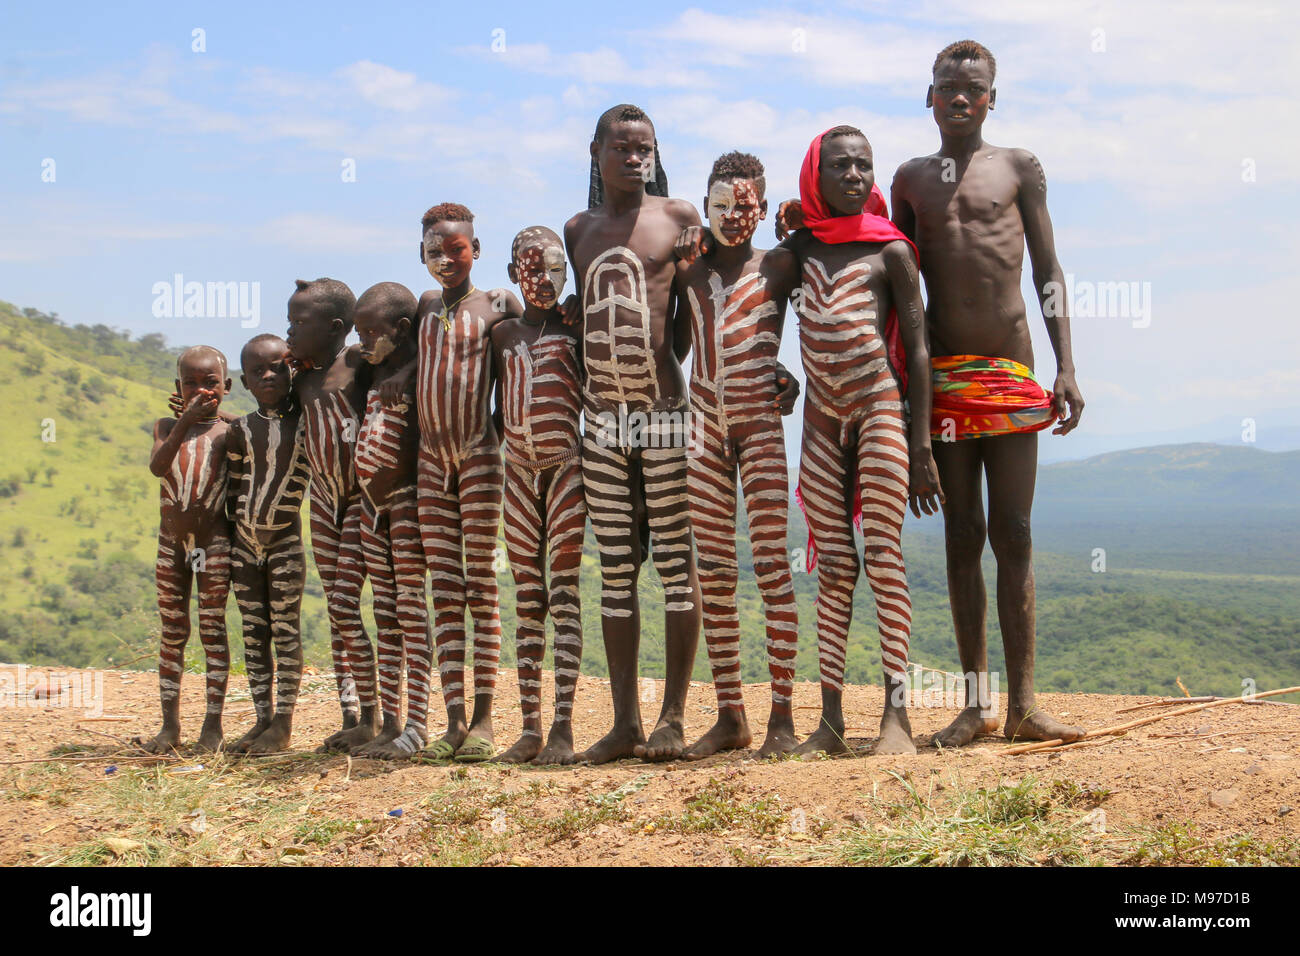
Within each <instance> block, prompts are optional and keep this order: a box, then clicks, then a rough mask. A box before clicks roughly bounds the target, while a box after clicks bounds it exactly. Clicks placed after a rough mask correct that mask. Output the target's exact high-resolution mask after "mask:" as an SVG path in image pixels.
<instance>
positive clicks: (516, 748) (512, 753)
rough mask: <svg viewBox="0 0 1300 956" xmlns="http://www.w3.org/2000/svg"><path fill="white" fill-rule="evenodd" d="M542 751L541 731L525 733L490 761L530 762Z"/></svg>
mask: <svg viewBox="0 0 1300 956" xmlns="http://www.w3.org/2000/svg"><path fill="white" fill-rule="evenodd" d="M541 751H542V735H541V734H540V733H536V734H530V733H524V734H523V735H522V736H520V738H519V739H518V740H516V741H515V742H514V743H513V744H511V745H510V747H509V749H507V750H506V751H504V752H503V753H499V754H497V755H496V756H495V757H493V758H492V760H491V761H489V762H490V763H528V762H529V761H531V760H532V759H533V758H534V757H536V756H537V755H538V754H539V753H541Z"/></svg>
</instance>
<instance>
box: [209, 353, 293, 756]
mask: <svg viewBox="0 0 1300 956" xmlns="http://www.w3.org/2000/svg"><path fill="white" fill-rule="evenodd" d="M239 364H240V369H241V371H240V376H239V380H240V382H242V383H243V385H244V387H245V388H246V389H248V390H249V392H251V393H252V395H253V397H254V398H255V399H257V406H258V407H257V411H255V412H254V413H252V414H251V415H245V416H244V417H242V418H238V419H236V420H235V421H234V422H232V423H231V426H230V435H229V438H228V439H227V442H226V461H227V463H228V470H229V479H228V484H229V488H228V491H227V494H226V513H227V515H228V516H229V517H230V520H231V522H232V523H233V526H234V532H235V534H234V542H233V546H232V549H231V560H230V580H231V584H232V586H233V588H234V591H235V603H236V604H237V605H238V606H239V615H240V618H241V619H242V620H243V625H244V661H245V666H246V668H247V670H248V686H249V690H250V691H251V692H252V695H253V707H254V709H255V710H256V712H257V723H256V724H255V725H254V726H253V728H252V729H251V730H250V731H248V733H246V734H244V736H242V737H240V738H239V740H237V741H235V743H234V744H232V745H231V747H230V750H231V751H232V752H233V753H249V754H268V753H276V752H278V751H281V750H284V749H286V748H287V747H288V745H289V740H290V738H291V737H292V735H293V711H294V707H295V705H296V704H297V702H298V689H299V686H300V684H301V682H302V637H301V632H300V620H299V615H300V610H301V607H302V591H303V585H304V582H305V580H306V570H307V564H306V558H305V555H304V552H303V545H302V519H301V517H300V512H301V510H302V500H303V496H304V495H305V494H306V491H307V484H308V482H309V481H310V480H311V470H310V468H309V467H308V465H307V458H306V452H305V449H304V446H303V434H302V407H301V405H299V404H298V402H297V401H296V400H295V398H294V395H293V392H292V386H291V380H290V375H289V346H288V344H287V343H286V342H285V341H284V339H282V338H280V337H279V336H278V335H271V334H269V333H267V334H264V335H258V336H255V337H254V338H252V339H250V340H249V342H248V344H247V345H245V346H244V349H243V351H242V352H241V353H240V356H239ZM272 645H274V652H273V651H272ZM273 653H274V657H273V656H272V655H273ZM272 684H274V685H275V699H274V700H272V694H271V689H272Z"/></svg>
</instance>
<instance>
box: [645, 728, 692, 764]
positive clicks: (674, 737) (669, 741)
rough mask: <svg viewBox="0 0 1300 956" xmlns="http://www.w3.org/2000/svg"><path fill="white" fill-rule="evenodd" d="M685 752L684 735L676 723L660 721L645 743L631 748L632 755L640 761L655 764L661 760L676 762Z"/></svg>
mask: <svg viewBox="0 0 1300 956" xmlns="http://www.w3.org/2000/svg"><path fill="white" fill-rule="evenodd" d="M685 751H686V733H685V731H684V730H683V729H682V725H681V724H680V723H678V722H677V721H673V720H665V721H660V723H659V726H657V727H656V728H655V729H654V730H653V731H652V732H651V734H650V738H649V739H648V740H646V742H645V743H643V744H639V745H637V746H636V747H635V748H633V751H632V752H633V753H634V754H636V755H637V756H638V757H640V758H641V759H642V760H648V761H650V762H652V763H656V762H658V761H661V760H677V759H678V758H679V757H681V755H682V754H683V753H684V752H685Z"/></svg>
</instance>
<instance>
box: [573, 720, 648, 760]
mask: <svg viewBox="0 0 1300 956" xmlns="http://www.w3.org/2000/svg"><path fill="white" fill-rule="evenodd" d="M638 748H640V749H644V748H645V737H644V736H643V735H642V733H641V728H639V727H615V728H614V729H613V730H611V731H610V732H609V733H607V734H606V735H605V736H604V737H601V738H600V739H599V740H597V741H596V742H595V743H594V744H592V745H591V746H590V747H588V748H587V749H586V750H584V751H583V752H582V753H580V754H578V757H577V762H578V763H609V762H610V761H611V760H623V759H624V758H626V757H636V756H639V754H637V752H636V751H637V749H638Z"/></svg>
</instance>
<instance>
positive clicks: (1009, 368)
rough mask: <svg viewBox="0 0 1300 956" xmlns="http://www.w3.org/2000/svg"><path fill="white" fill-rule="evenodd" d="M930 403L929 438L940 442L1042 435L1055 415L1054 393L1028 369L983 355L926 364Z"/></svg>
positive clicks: (949, 357)
mask: <svg viewBox="0 0 1300 956" xmlns="http://www.w3.org/2000/svg"><path fill="white" fill-rule="evenodd" d="M930 365H931V367H932V368H933V370H934V373H933V374H934V404H933V406H932V411H931V414H930V434H931V435H932V436H933V437H935V438H938V439H940V440H942V441H961V440H962V439H966V438H990V437H993V436H995V435H1013V434H1018V433H1020V432H1036V431H1040V430H1042V429H1044V428H1046V427H1048V426H1049V425H1051V424H1052V423H1053V422H1055V421H1057V419H1058V416H1057V414H1056V411H1055V409H1054V407H1053V402H1052V393H1051V392H1049V391H1047V389H1045V388H1043V386H1041V385H1039V384H1038V380H1037V379H1036V378H1034V373H1033V372H1032V371H1030V370H1029V368H1028V367H1027V366H1024V365H1021V364H1020V363H1019V362H1016V361H1013V360H1011V359H1005V358H992V357H990V356H987V355H945V356H942V357H940V358H935V359H931V360H930Z"/></svg>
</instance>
